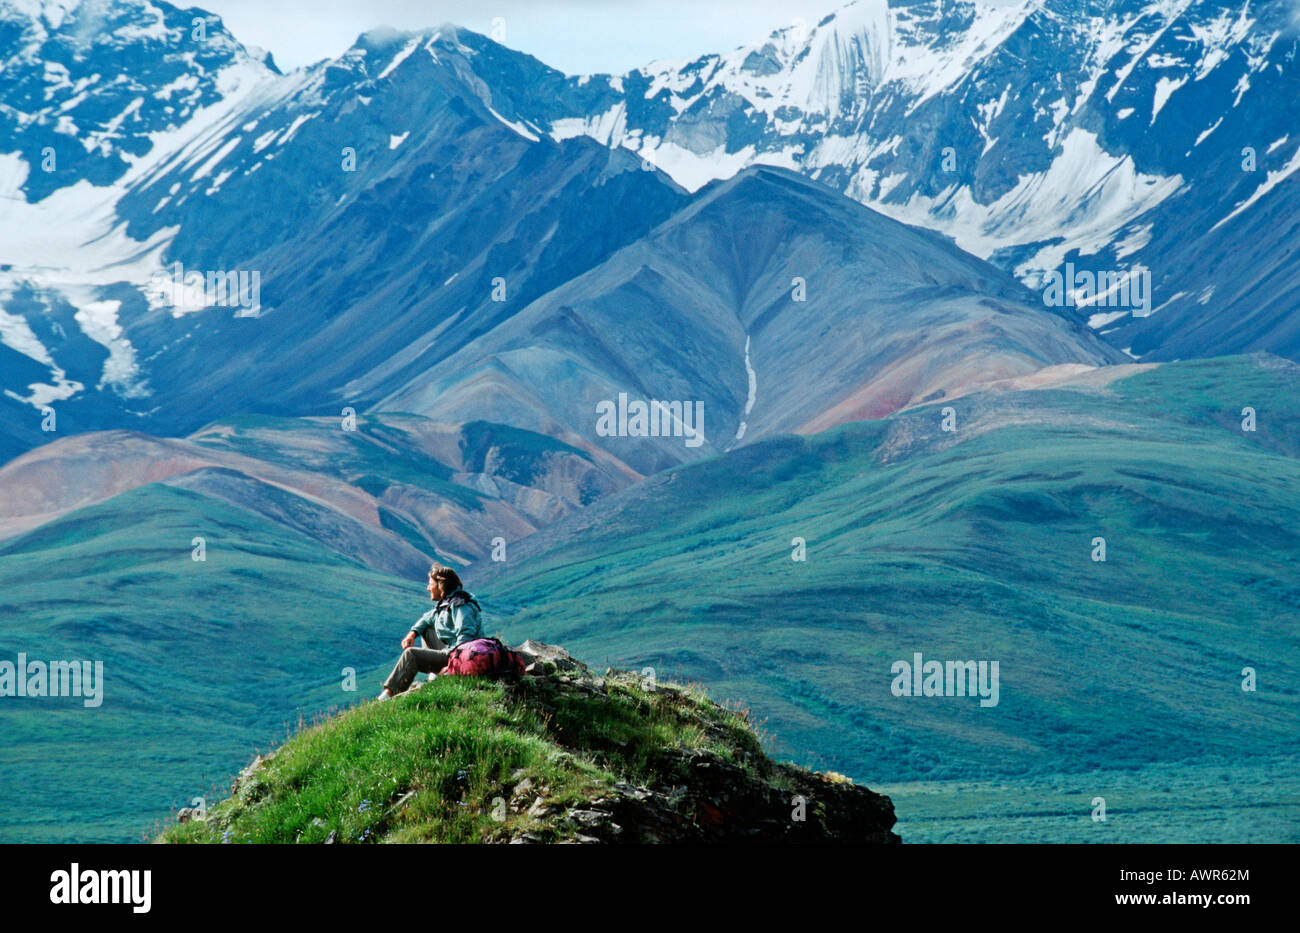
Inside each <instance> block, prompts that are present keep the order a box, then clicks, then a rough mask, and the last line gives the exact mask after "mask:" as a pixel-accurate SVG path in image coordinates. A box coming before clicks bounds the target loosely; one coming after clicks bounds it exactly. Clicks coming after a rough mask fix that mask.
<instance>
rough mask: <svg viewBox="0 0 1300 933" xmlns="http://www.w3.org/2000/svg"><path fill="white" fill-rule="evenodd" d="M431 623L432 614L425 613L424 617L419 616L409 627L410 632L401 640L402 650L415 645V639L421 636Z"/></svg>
mask: <svg viewBox="0 0 1300 933" xmlns="http://www.w3.org/2000/svg"><path fill="white" fill-rule="evenodd" d="M432 622H433V614H432V613H429V612H426V613H425V614H424V615H422V616H420V618H419V619H418V620H417V621H416V623H415V624H414V625H412V626H411V630H410V631H409V632H407V633H406V637H405V638H403V639H402V648H403V649H405V648H409V647H411V646H412V645H413V644H415V639H416V638H418V637H419V636H421V635H423V634H424V632H425V630H426V629H428V627H429V625H430V624H431V623H432Z"/></svg>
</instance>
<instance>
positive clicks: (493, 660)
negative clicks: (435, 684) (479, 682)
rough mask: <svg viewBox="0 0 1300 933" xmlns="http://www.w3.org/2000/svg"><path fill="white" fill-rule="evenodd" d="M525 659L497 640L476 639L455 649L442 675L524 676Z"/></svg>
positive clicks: (440, 673) (441, 672) (440, 672)
mask: <svg viewBox="0 0 1300 933" xmlns="http://www.w3.org/2000/svg"><path fill="white" fill-rule="evenodd" d="M523 672H524V659H523V658H521V657H520V656H519V655H518V654H517V653H516V652H514V651H511V650H510V649H509V648H507V647H506V646H505V645H503V644H502V643H501V642H500V641H499V640H498V639H496V638H476V639H474V640H473V641H467V642H465V644H463V645H461V646H459V647H457V648H453V649H452V650H451V655H450V656H449V657H448V658H447V666H446V667H444V668H443V669H442V670H441V671H439V672H438V673H439V675H442V674H458V675H462V676H470V677H502V676H505V675H508V674H522V673H523Z"/></svg>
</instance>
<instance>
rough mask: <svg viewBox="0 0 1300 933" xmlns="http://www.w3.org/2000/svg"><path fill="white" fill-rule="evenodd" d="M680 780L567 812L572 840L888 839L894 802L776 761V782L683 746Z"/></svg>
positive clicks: (623, 789) (891, 839) (619, 792)
mask: <svg viewBox="0 0 1300 933" xmlns="http://www.w3.org/2000/svg"><path fill="white" fill-rule="evenodd" d="M669 757H670V758H674V759H676V762H675V763H676V765H677V767H678V773H679V774H683V775H684V777H683V778H682V779H681V782H680V783H673V784H672V785H671V786H668V785H666V784H665V785H655V786H652V787H635V786H633V785H631V784H627V783H620V784H618V785H617V786H616V788H615V793H613V794H611V795H610V796H608V797H601V798H598V799H596V800H593V801H592V802H591V804H590V805H589V806H588V807H586V808H584V809H574V810H570V811H568V813H566V814H565V819H568V820H570V821H571V822H573V823H575V824H577V826H578V827H579V828H580V832H581V833H582V835H581V836H579V838H578V841H580V842H605V843H613V842H750V843H753V842H763V843H778V842H787V843H796V842H801V843H872V844H879V843H896V842H900V841H901V840H900V839H899V837H898V835H897V834H895V833H894V832H892V831H891V829H892V827H893V825H894V822H895V818H894V804H893V802H892V801H891V800H890V799H889V798H888V797H885V796H882V795H880V794H877V793H873V792H872V791H870V790H868V789H867V788H865V787H859V786H858V785H856V784H853V783H849V782H842V781H837V780H834V779H831V778H828V777H825V776H823V775H820V774H813V773H810V772H807V771H802V770H801V769H797V768H791V767H788V766H779V767H778V772H777V775H776V780H777V781H779V782H780V783H781V784H783V785H785V786H778V784H777V783H773V782H769V781H764V780H761V779H758V778H755V777H753V776H751V775H750V774H747V773H746V772H745V771H744V770H743V769H742V768H740V767H738V766H737V765H734V764H732V763H731V762H727V761H723V760H722V759H720V758H718V757H716V756H714V755H710V754H708V753H705V752H700V751H696V750H691V751H687V752H683V753H680V754H677V753H674V754H672V755H670V756H669Z"/></svg>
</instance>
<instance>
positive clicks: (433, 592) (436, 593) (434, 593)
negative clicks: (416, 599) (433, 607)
mask: <svg viewBox="0 0 1300 933" xmlns="http://www.w3.org/2000/svg"><path fill="white" fill-rule="evenodd" d="M425 589H426V590H428V591H429V598H430V599H432V600H434V601H437V600H439V599H442V597H443V595H444V594H443V592H442V584H441V583H439V582H438V581H437V580H435V579H434V578H433V577H430V578H429V585H428V586H426V587H425Z"/></svg>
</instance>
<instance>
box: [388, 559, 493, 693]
mask: <svg viewBox="0 0 1300 933" xmlns="http://www.w3.org/2000/svg"><path fill="white" fill-rule="evenodd" d="M426 589H427V590H428V592H429V598H430V599H432V600H433V603H434V606H433V608H432V609H430V610H429V611H428V612H426V613H425V614H424V615H422V616H420V620H419V621H418V622H416V623H415V624H414V625H412V626H411V630H410V631H409V632H407V633H406V637H405V638H403V639H402V656H401V658H399V659H398V661H397V666H396V667H394V668H393V672H392V673H391V674H389V675H388V680H386V681H384V689H383V690H382V691H381V692H380V694H379V697H378V699H380V700H387V699H388V698H389V697H391V696H394V695H396V694H398V693H402V692H403V691H405V690H406V689H407V688H408V687H410V686H411V681H413V680H414V679H415V675H416V674H420V673H424V674H436V673H438V672H439V671H441V670H442V669H443V668H444V667H446V666H447V660H448V658H449V657H451V653H452V651H454V650H455V649H456V648H459V647H460V646H461V645H463V644H465V643H466V642H471V641H476V640H478V639H481V638H483V637H484V635H483V619H482V611H481V609H480V607H479V604H478V602H477V601H476V600H475V599H474V597H473V595H471V594H470V593H468V592H466V590H465V588H464V587H463V586H462V585H461V582H460V577H459V576H458V575H457V574H456V571H454V570H452V569H451V568H450V567H444V566H442V564H434V565H433V566H432V567H430V568H429V585H428V587H426ZM417 636H423V637H424V644H425V645H426V647H424V648H416V647H415V639H416V637H417Z"/></svg>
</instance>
